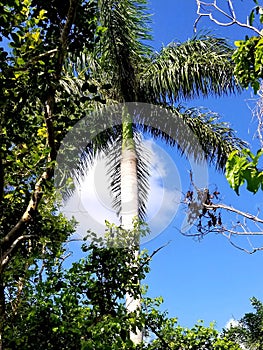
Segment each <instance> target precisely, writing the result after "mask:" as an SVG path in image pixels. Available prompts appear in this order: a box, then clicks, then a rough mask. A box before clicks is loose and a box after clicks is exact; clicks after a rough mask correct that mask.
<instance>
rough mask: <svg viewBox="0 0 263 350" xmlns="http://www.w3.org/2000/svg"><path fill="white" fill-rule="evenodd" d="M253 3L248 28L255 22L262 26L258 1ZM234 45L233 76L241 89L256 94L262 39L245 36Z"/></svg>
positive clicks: (262, 64) (262, 57) (262, 14)
mask: <svg viewBox="0 0 263 350" xmlns="http://www.w3.org/2000/svg"><path fill="white" fill-rule="evenodd" d="M253 1H254V3H255V4H256V6H255V7H254V8H253V9H252V11H251V13H250V15H249V17H248V23H249V25H250V26H253V25H254V23H255V21H259V22H260V23H261V24H263V8H262V6H260V5H259V3H258V1H255V0H253ZM235 45H236V46H237V49H236V50H235V52H234V54H233V56H232V59H233V61H234V63H235V68H234V73H235V76H236V77H237V78H238V80H239V82H240V84H241V85H242V87H245V88H248V87H249V86H251V87H252V88H253V90H254V93H255V94H256V93H257V91H258V90H259V86H260V81H261V79H262V77H263V69H262V67H263V38H262V36H251V37H248V36H246V37H245V40H239V41H236V42H235Z"/></svg>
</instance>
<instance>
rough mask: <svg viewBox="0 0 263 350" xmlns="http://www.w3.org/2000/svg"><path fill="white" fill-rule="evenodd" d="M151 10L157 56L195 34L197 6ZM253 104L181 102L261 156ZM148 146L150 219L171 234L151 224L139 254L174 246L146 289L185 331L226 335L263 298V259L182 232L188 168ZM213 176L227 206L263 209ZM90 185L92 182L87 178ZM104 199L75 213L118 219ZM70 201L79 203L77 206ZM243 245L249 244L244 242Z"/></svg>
mask: <svg viewBox="0 0 263 350" xmlns="http://www.w3.org/2000/svg"><path fill="white" fill-rule="evenodd" d="M233 2H234V4H235V5H236V6H237V7H238V9H237V10H238V11H237V12H238V16H240V18H243V19H244V18H245V17H246V15H247V13H248V12H247V7H245V5H244V2H243V1H241V0H234V1H233ZM246 3H251V5H252V3H253V2H252V0H251V1H247V2H246ZM249 8H250V7H249ZM150 12H151V13H153V18H152V20H153V26H152V28H153V36H154V42H153V45H154V48H156V50H159V49H160V48H161V46H162V45H163V44H164V45H166V44H168V43H169V42H171V41H173V40H175V41H185V40H187V39H188V38H189V37H191V36H193V34H194V33H193V24H194V21H195V19H196V3H195V0H176V1H175V0H163V1H160V0H151V1H150ZM198 29H199V30H210V31H212V32H213V33H215V35H217V36H223V37H227V38H229V40H230V42H233V41H234V40H239V39H242V38H244V35H245V31H244V30H240V29H239V28H238V27H229V28H220V27H216V26H213V25H212V24H211V22H209V21H208V20H203V21H200V23H199V25H198ZM249 34H250V33H249ZM254 99H255V96H253V94H252V93H251V91H245V92H244V93H242V94H241V95H239V96H231V97H224V98H220V99H218V98H209V99H199V100H195V101H188V102H185V101H183V103H184V104H185V105H186V106H188V107H192V106H204V107H207V108H209V109H211V110H213V111H215V112H218V113H219V114H220V115H221V116H222V120H224V121H227V122H231V125H232V127H233V128H234V129H236V130H237V132H238V136H239V137H241V138H243V139H245V140H247V141H249V142H250V143H251V145H252V147H253V149H254V150H256V149H257V148H259V144H258V143H257V142H256V140H253V135H254V133H255V128H256V123H255V122H253V121H252V116H251V111H250V109H249V107H248V104H249V105H250V106H251V105H252V104H253V100H254ZM147 143H148V148H149V149H151V150H152V151H153V154H154V155H155V159H152V163H153V169H154V173H153V177H152V179H151V181H152V182H151V185H152V191H151V193H150V197H151V202H150V203H151V204H150V205H149V207H150V215H149V216H150V217H151V216H152V217H155V219H156V218H159V219H161V220H159V221H165V227H166V229H165V230H164V231H163V232H162V233H160V232H161V231H162V229H161V228H158V225H157V224H158V223H157V222H156V221H155V222H154V223H152V224H153V227H154V229H156V232H154V233H153V236H154V237H155V238H154V239H152V240H150V241H148V242H146V243H144V244H143V245H142V248H146V249H148V250H149V251H150V252H152V251H153V250H155V249H156V248H158V247H160V246H161V245H163V244H166V243H167V242H170V243H169V245H168V246H166V247H165V248H164V249H162V250H161V251H160V252H159V253H158V254H157V255H155V256H154V259H153V261H152V263H151V272H150V274H149V276H148V277H147V280H146V283H147V284H148V285H149V291H148V294H149V295H150V296H153V297H155V296H163V298H164V304H163V306H162V308H163V309H164V310H165V309H166V310H168V311H169V315H170V316H173V317H174V316H176V317H178V319H179V323H180V324H181V325H182V326H186V327H191V326H193V325H194V323H195V322H197V321H198V320H204V322H205V324H206V325H208V324H209V323H210V322H212V321H215V322H216V327H217V328H218V329H221V328H222V327H224V326H225V325H226V323H227V322H228V321H229V320H230V319H231V318H236V319H238V318H240V317H242V316H243V315H244V313H245V312H248V311H250V310H251V307H250V302H249V298H250V297H252V296H255V297H257V298H260V299H262V300H263V276H262V273H261V270H262V262H263V256H262V253H261V252H258V253H256V254H254V255H248V254H245V253H244V252H241V251H239V250H237V249H235V248H234V247H232V246H231V245H230V244H229V242H228V241H227V240H226V239H225V238H224V237H221V236H216V235H212V234H211V235H210V236H207V237H206V238H204V239H203V240H202V241H200V242H197V241H195V240H193V239H192V238H187V237H184V236H182V235H181V234H180V233H179V232H178V228H180V227H181V225H182V222H183V220H184V211H183V208H182V207H179V206H178V205H177V204H178V199H177V197H176V195H175V193H176V190H179V191H181V192H186V191H187V189H188V184H189V175H188V170H189V164H188V163H187V162H186V161H185V160H182V159H180V157H179V156H178V154H176V152H175V151H174V150H172V149H170V148H168V147H166V146H164V145H162V143H158V144H154V143H153V142H151V141H150V140H147ZM168 163H169V166H167V164H168ZM100 166H101V165H98V167H97V170H96V169H95V170H93V173H92V172H91V173H90V176H92V177H93V178H95V179H96V181H97V183H100V184H102V183H104V182H106V181H105V179H101V178H100V177H99V176H98V175H100V176H101V174H102V172H101V171H100ZM208 176H209V177H208V181H209V184H210V185H211V186H212V187H213V186H218V189H219V190H220V192H221V196H222V199H223V202H224V203H225V204H228V205H229V204H231V205H233V206H235V207H237V208H239V209H241V210H243V211H250V212H256V211H257V207H260V206H261V207H263V205H262V204H263V199H262V193H259V194H257V195H256V196H254V195H252V194H250V193H248V192H247V191H246V190H245V189H242V190H241V195H240V196H239V197H238V196H237V195H236V194H235V193H234V192H233V191H232V190H231V189H230V188H229V185H228V184H227V182H226V180H225V178H224V175H223V174H218V173H216V172H215V171H214V170H213V169H209V175H208ZM87 183H90V179H89V180H88V181H87ZM87 183H86V185H87ZM86 185H85V188H87V187H86ZM93 190H94V189H93ZM85 193H86V192H85ZM105 193H106V192H105V191H104V190H103V188H102V187H101V186H98V187H97V192H96V193H95V194H94V196H93V197H92V198H93V199H94V201H95V197H96V198H99V200H98V201H97V203H95V202H94V201H90V198H91V195H90V193H89V194H88V198H89V204H87V203H88V201H87V200H85V198H84V197H83V198H82V197H81V195H80V197H79V198H78V200H79V207H78V208H77V211H78V212H81V211H85V208H83V205H84V207H85V206H86V205H87V207H86V209H87V210H88V211H90V212H91V211H92V210H93V212H92V214H91V216H93V217H95V221H97V222H103V220H104V219H105V215H109V216H110V218H109V217H108V219H111V220H114V214H113V213H112V212H111V214H109V211H107V212H105V211H103V210H102V208H104V209H105V207H106V208H107V209H108V210H110V205H109V198H108V197H107V194H106V195H105ZM73 202H74V205H75V203H76V200H74V201H73ZM98 202H102V207H98ZM105 203H106V204H105ZM159 203H162V209H163V211H162V212H158V210H159V207H158V205H157V204H159ZM172 205H174V207H176V210H175V209H174V207H173V210H172V211H171V210H170V209H171V206H172ZM159 206H160V205H159ZM98 208H99V209H98ZM80 209H81V210H80ZM68 210H69V211H71V209H68ZM71 212H72V211H71ZM105 213H107V214H105ZM156 213H157V214H156ZM174 214H176V215H174ZM223 219H224V220H228V219H229V217H228V215H226V214H224V216H223ZM88 220H90V218H89V219H88ZM95 227H96V226H95ZM94 230H96V228H94ZM159 233H160V234H159ZM148 240H149V239H148ZM241 243H242V244H244V245H247V244H248V242H247V241H246V240H245V239H244V240H243V241H242V242H241ZM257 243H259V244H260V243H261V242H260V241H259V242H257ZM262 245H263V239H262Z"/></svg>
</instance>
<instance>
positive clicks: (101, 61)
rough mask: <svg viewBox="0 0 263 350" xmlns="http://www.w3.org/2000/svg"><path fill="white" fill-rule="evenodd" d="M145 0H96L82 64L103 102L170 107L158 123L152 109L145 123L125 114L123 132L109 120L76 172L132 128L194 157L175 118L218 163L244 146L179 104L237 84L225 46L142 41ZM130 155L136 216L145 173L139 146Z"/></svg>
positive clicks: (114, 177) (115, 182) (117, 176)
mask: <svg viewBox="0 0 263 350" xmlns="http://www.w3.org/2000/svg"><path fill="white" fill-rule="evenodd" d="M146 3H147V1H146V0H137V1H133V0H122V1H119V0H99V2H98V22H99V25H100V28H102V34H101V35H100V36H99V39H98V41H97V45H96V48H95V51H94V52H93V53H92V54H90V53H89V54H87V55H86V56H85V55H84V56H85V60H86V61H85V60H84V61H85V62H84V66H85V64H86V65H87V67H88V68H86V69H88V75H89V79H90V81H91V82H92V83H93V84H95V85H98V86H99V90H100V94H101V98H102V99H103V100H104V101H106V104H107V105H114V104H116V103H127V102H139V103H147V104H153V105H157V106H160V107H161V108H162V109H164V110H167V111H169V117H167V118H169V120H168V121H167V123H165V124H164V123H163V122H161V125H160V121H159V120H158V116H156V115H154V114H152V115H151V116H150V117H149V118H150V119H149V120H148V121H147V120H145V117H144V118H142V119H140V118H138V117H137V118H133V116H130V119H129V120H128V122H127V121H126V123H125V125H126V129H127V127H128V129H129V132H126V133H124V132H123V130H124V129H123V128H122V127H121V126H119V127H116V126H115V127H114V128H108V129H107V130H105V131H103V132H102V133H100V134H99V135H95V137H94V138H93V140H92V142H91V143H90V144H89V145H88V146H87V147H86V149H85V152H84V157H83V158H82V159H84V160H83V161H82V164H81V166H80V167H79V169H78V171H77V173H78V174H81V175H83V174H85V172H86V167H85V164H87V159H88V160H91V159H92V158H93V157H94V155H95V153H96V152H102V151H104V152H108V151H109V150H110V149H111V153H112V148H113V145H114V144H115V143H116V141H118V140H119V141H121V140H122V142H123V141H124V138H127V137H128V138H129V139H130V140H131V139H136V135H138V134H137V131H138V130H140V131H144V132H148V133H150V134H151V135H152V136H153V137H155V138H156V137H157V138H161V139H163V140H165V141H166V142H167V143H169V144H170V145H172V146H177V147H178V148H179V149H180V150H181V151H182V152H183V153H188V154H192V155H194V156H195V157H196V159H197V160H198V155H197V154H195V149H194V148H193V147H191V145H190V144H188V145H185V146H184V147H182V143H183V142H184V137H183V135H180V130H178V125H177V124H176V120H177V121H178V119H179V120H180V121H181V123H182V124H181V125H184V126H185V127H187V128H189V130H190V131H191V132H193V133H194V135H196V137H197V138H198V141H199V144H200V146H201V147H202V151H203V154H204V156H205V157H206V158H207V159H208V160H209V161H210V162H211V163H213V164H214V165H215V167H216V168H217V169H224V166H225V162H226V159H227V157H228V154H229V153H230V151H231V150H233V149H235V148H238V149H239V148H241V147H242V145H243V142H242V141H241V140H240V139H238V138H237V137H236V136H235V133H234V132H233V130H232V129H231V128H229V127H228V125H227V124H226V123H220V122H219V121H218V117H217V116H216V114H214V113H212V112H204V111H202V110H200V109H198V108H191V109H185V108H183V107H182V106H181V105H180V102H181V101H182V100H183V101H187V100H189V99H192V98H196V97H199V96H210V95H217V96H221V95H224V94H230V93H233V92H237V91H238V90H239V87H238V84H237V82H236V80H235V78H234V75H233V64H232V62H231V55H232V49H231V48H230V47H229V46H228V45H227V43H226V42H225V40H223V39H218V38H215V37H213V36H208V35H202V36H195V37H194V38H192V39H189V40H188V41H186V42H185V43H171V44H169V45H168V46H167V47H163V48H162V49H161V50H160V52H155V51H154V50H153V49H152V47H150V46H149V44H148V42H149V41H150V39H151V36H150V34H149V28H148V25H149V22H150V21H149V18H150V17H149V14H148V11H147V7H146ZM146 41H147V43H145V42H146ZM105 86H107V88H106V89H105V88H104V87H105ZM100 87H101V88H100ZM96 107H98V104H97V106H96ZM173 118H174V120H173ZM135 119H136V120H135ZM122 124H123V125H124V123H122ZM152 125H154V127H153V126H152ZM126 131H127V130H126ZM124 135H126V136H124ZM127 135H128V136H127ZM171 135H172V136H171ZM125 142H127V140H126V141H125ZM134 142H135V141H134ZM136 147H138V142H137V145H135V143H134V148H135V149H136ZM114 155H115V156H114V159H113V160H114V166H113V168H114V171H113V172H111V184H112V187H111V188H112V190H113V192H114V193H115V198H114V204H115V206H116V208H117V209H118V211H119V212H121V206H122V204H121V170H120V169H121V158H122V151H121V148H119V151H118V149H116V147H115V148H114ZM136 159H137V165H136V166H137V180H138V197H139V199H138V214H139V216H140V217H141V218H143V217H144V216H145V213H146V206H145V202H146V192H147V177H148V175H149V173H148V171H147V162H146V161H145V159H143V157H142V156H141V152H137V154H136ZM111 165H113V163H111Z"/></svg>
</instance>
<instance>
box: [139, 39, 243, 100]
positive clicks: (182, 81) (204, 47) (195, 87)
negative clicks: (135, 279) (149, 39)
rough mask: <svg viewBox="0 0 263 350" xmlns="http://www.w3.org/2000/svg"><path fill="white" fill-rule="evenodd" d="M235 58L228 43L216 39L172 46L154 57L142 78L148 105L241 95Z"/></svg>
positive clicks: (173, 44) (190, 40)
mask: <svg viewBox="0 0 263 350" xmlns="http://www.w3.org/2000/svg"><path fill="white" fill-rule="evenodd" d="M231 55H232V49H231V48H230V46H228V44H227V43H226V41H225V40H224V39H218V38H215V37H213V36H202V37H194V38H193V39H189V40H188V41H186V42H185V43H182V44H177V43H171V44H170V45H168V46H167V47H164V48H163V49H162V50H161V51H160V53H156V54H155V55H154V57H153V58H152V62H151V63H149V65H148V66H146V67H145V70H144V72H143V73H142V75H141V91H144V92H146V94H145V100H144V102H152V103H158V102H164V103H165V102H167V101H169V102H170V103H175V102H176V101H178V100H179V99H191V98H195V97H199V96H201V95H202V96H209V95H211V94H214V95H217V96H221V95H224V94H228V93H232V92H237V91H238V89H239V88H238V84H237V81H236V80H235V78H234V75H233V63H232V62H231Z"/></svg>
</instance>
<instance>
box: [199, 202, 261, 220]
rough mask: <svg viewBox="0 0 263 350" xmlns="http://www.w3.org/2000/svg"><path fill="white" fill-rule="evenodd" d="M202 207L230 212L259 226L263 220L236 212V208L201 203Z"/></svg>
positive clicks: (239, 211) (242, 212)
mask: <svg viewBox="0 0 263 350" xmlns="http://www.w3.org/2000/svg"><path fill="white" fill-rule="evenodd" d="M203 206H204V207H205V208H206V209H208V210H214V209H224V210H227V211H231V212H233V213H235V214H238V215H241V216H243V217H244V218H246V219H249V220H252V221H255V222H259V223H261V224H263V219H260V218H259V217H257V216H256V215H252V214H249V213H246V212H244V211H241V210H238V209H236V208H233V207H231V206H228V205H225V204H205V203H203Z"/></svg>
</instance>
